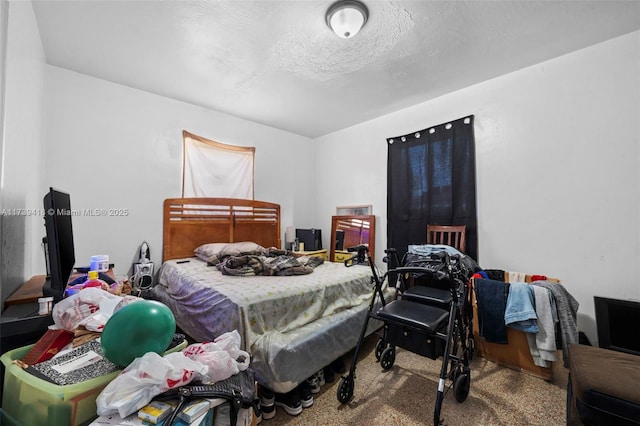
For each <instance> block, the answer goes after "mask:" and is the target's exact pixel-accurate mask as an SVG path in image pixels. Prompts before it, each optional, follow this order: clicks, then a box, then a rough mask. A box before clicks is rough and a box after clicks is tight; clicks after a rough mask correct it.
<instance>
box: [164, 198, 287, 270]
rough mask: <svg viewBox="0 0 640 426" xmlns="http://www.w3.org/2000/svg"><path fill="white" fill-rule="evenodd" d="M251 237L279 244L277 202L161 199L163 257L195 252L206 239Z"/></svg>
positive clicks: (270, 244)
mask: <svg viewBox="0 0 640 426" xmlns="http://www.w3.org/2000/svg"><path fill="white" fill-rule="evenodd" d="M241 241H253V242H255V243H257V244H260V245H261V246H263V247H276V248H282V247H281V246H282V244H281V236H280V205H279V204H275V203H269V202H265V201H255V200H243V199H236V198H169V199H167V200H165V201H164V218H163V236H162V261H163V262H164V261H167V260H170V259H180V258H185V257H192V256H194V254H193V250H194V249H196V248H197V247H198V246H200V245H202V244H206V243H215V242H220V243H233V242H241Z"/></svg>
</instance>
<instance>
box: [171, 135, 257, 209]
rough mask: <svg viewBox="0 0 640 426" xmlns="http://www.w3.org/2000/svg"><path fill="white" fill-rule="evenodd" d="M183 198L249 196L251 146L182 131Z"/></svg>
mask: <svg viewBox="0 0 640 426" xmlns="http://www.w3.org/2000/svg"><path fill="white" fill-rule="evenodd" d="M182 136H183V140H184V154H183V167H182V196H183V197H227V198H243V199H253V176H254V166H253V164H254V154H255V150H256V149H255V148H254V147H243V146H234V145H226V144H222V143H220V142H215V141H212V140H209V139H205V138H203V137H201V136H197V135H194V134H192V133H189V132H187V131H186V130H183V132H182Z"/></svg>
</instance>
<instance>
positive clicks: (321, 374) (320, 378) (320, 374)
mask: <svg viewBox="0 0 640 426" xmlns="http://www.w3.org/2000/svg"><path fill="white" fill-rule="evenodd" d="M316 377H318V386H324V384H325V380H324V371H323V370H320V371H318V372H317V373H316Z"/></svg>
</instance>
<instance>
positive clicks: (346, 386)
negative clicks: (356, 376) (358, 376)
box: [337, 375, 354, 404]
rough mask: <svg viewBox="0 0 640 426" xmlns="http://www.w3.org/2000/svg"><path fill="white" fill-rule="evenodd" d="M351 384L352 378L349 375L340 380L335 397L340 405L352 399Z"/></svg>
mask: <svg viewBox="0 0 640 426" xmlns="http://www.w3.org/2000/svg"><path fill="white" fill-rule="evenodd" d="M353 384H354V383H353V377H352V376H350V375H349V376H346V377H343V378H342V379H340V384H339V385H338V395H337V396H338V401H339V402H340V404H346V403H347V402H349V401H351V398H353Z"/></svg>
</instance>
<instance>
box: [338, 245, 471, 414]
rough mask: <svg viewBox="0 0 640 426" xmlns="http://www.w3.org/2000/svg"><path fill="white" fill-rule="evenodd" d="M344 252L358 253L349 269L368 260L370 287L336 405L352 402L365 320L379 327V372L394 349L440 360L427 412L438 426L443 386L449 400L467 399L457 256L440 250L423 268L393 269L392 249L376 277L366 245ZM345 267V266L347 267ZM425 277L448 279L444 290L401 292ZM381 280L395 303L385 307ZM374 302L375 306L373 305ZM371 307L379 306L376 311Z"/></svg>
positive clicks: (465, 325)
mask: <svg viewBox="0 0 640 426" xmlns="http://www.w3.org/2000/svg"><path fill="white" fill-rule="evenodd" d="M350 250H351V251H355V250H357V251H358V253H357V254H356V255H355V256H354V257H353V258H352V259H350V261H351V264H356V263H364V262H366V261H367V260H368V262H369V265H370V266H371V272H372V274H373V276H372V279H371V282H372V283H373V284H375V287H374V290H373V296H372V298H371V303H370V304H369V309H368V312H367V316H366V320H365V321H364V324H363V327H362V331H361V333H360V338H359V339H358V343H357V345H356V348H355V353H354V355H353V361H352V362H351V367H350V369H349V371H348V374H347V375H346V376H343V377H342V379H341V381H340V384H339V386H338V392H337V396H338V401H340V403H342V404H345V403H347V402H349V401H350V400H351V399H352V398H353V391H354V382H355V377H356V374H355V371H356V363H357V360H358V354H359V351H360V347H361V344H362V341H363V339H364V337H365V334H366V331H367V327H368V324H369V320H370V319H371V318H373V319H377V320H380V321H382V322H384V325H383V335H382V338H381V339H380V340H379V341H378V343H377V344H376V347H375V355H376V360H377V361H379V362H380V365H381V367H382V369H383V370H385V371H387V370H389V369H390V368H391V367H393V363H394V362H395V357H396V346H399V347H401V348H404V349H406V350H408V351H411V352H414V353H416V354H419V355H422V356H426V357H428V358H431V359H434V360H435V359H437V358H438V357H440V356H442V357H443V360H442V368H441V369H440V378H439V381H438V391H437V395H436V403H435V409H434V413H433V424H434V425H435V426H439V425H442V424H443V421H442V420H441V419H440V411H441V408H442V401H443V398H444V394H445V385H446V381H447V380H451V382H452V385H453V391H454V396H455V399H456V400H457V401H458V402H464V401H465V400H466V399H467V396H468V395H469V387H470V383H471V368H470V366H469V364H470V362H471V359H472V357H473V355H474V351H475V342H474V340H473V325H472V324H473V323H472V319H473V311H472V309H471V293H470V289H469V286H468V285H467V283H468V280H467V279H465V271H464V270H463V269H464V267H463V265H462V262H461V259H460V256H458V255H453V256H451V255H449V254H448V253H447V252H446V251H441V252H437V253H434V254H431V255H430V256H429V257H428V258H427V260H426V261H425V262H422V263H421V265H423V266H420V267H415V266H403V267H401V266H396V265H399V264H400V262H399V261H398V255H397V252H396V250H395V249H388V250H385V253H386V255H387V256H385V260H384V261H385V262H386V263H387V264H389V270H388V271H387V272H386V273H385V274H384V275H383V276H382V278H380V277H379V275H378V272H377V269H376V267H375V265H374V261H373V259H372V258H371V257H370V256H369V253H368V249H367V247H366V246H358V247H354V248H352V249H350ZM347 262H349V261H347ZM347 262H345V265H347V266H349V264H348V263H347ZM425 276H428V277H431V278H435V279H437V280H441V281H442V282H444V281H446V280H448V281H449V289H448V290H445V289H440V288H436V287H432V286H413V287H411V288H407V285H406V283H407V282H408V280H409V278H410V277H425ZM385 280H388V282H389V285H390V286H392V287H396V294H395V298H394V300H392V301H391V302H388V303H387V302H386V301H385V298H384V293H383V290H382V288H383V283H384V282H385ZM399 296H401V297H399ZM378 298H379V299H380V300H379V302H380V303H377V299H378ZM376 306H381V307H380V308H378V309H376Z"/></svg>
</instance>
